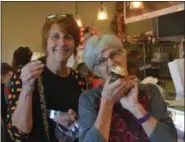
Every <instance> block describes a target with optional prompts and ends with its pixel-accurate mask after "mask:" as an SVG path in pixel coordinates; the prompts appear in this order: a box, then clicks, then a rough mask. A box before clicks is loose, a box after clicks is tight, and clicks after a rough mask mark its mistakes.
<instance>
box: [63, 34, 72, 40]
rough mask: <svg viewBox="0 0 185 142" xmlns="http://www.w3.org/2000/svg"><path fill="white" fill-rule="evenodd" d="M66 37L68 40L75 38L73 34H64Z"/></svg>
mask: <svg viewBox="0 0 185 142" xmlns="http://www.w3.org/2000/svg"><path fill="white" fill-rule="evenodd" d="M64 39H66V40H73V36H72V35H70V34H65V35H64Z"/></svg>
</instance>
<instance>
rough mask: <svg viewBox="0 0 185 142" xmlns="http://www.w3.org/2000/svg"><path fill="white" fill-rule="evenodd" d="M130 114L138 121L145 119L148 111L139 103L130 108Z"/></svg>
mask: <svg viewBox="0 0 185 142" xmlns="http://www.w3.org/2000/svg"><path fill="white" fill-rule="evenodd" d="M130 112H131V113H132V114H133V115H134V116H135V117H136V118H137V119H138V118H141V117H143V116H144V115H145V114H146V113H147V111H146V110H145V109H144V108H143V106H142V104H140V103H137V104H135V105H133V106H132V107H131V108H130Z"/></svg>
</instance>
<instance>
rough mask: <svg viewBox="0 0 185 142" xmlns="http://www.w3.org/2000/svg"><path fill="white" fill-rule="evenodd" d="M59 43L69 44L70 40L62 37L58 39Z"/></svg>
mask: <svg viewBox="0 0 185 142" xmlns="http://www.w3.org/2000/svg"><path fill="white" fill-rule="evenodd" d="M57 44H58V45H62V46H63V45H68V44H69V40H67V39H65V38H60V39H58V40H57Z"/></svg>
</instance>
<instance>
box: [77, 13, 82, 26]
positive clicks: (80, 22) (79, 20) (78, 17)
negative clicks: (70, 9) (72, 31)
mask: <svg viewBox="0 0 185 142" xmlns="http://www.w3.org/2000/svg"><path fill="white" fill-rule="evenodd" d="M75 19H76V23H77V25H78V26H79V27H82V26H83V24H82V20H81V18H80V16H79V15H76V18H75Z"/></svg>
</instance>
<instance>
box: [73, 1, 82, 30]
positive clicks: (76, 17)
mask: <svg viewBox="0 0 185 142" xmlns="http://www.w3.org/2000/svg"><path fill="white" fill-rule="evenodd" d="M75 8H76V16H75V19H76V22H77V24H78V26H79V27H82V26H83V24H82V20H81V18H80V15H79V14H78V3H77V2H75Z"/></svg>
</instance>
